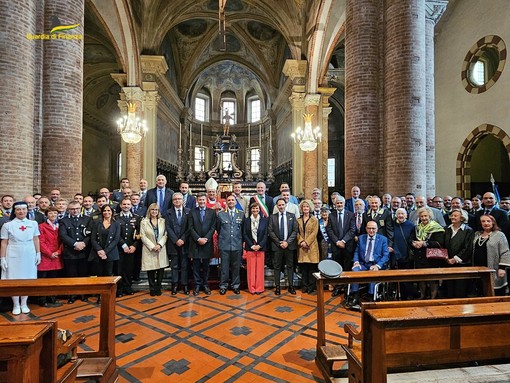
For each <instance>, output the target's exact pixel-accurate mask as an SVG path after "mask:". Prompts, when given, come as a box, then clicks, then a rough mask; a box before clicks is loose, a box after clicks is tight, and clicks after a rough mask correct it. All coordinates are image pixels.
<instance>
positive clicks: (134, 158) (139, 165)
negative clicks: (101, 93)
mask: <svg viewBox="0 0 510 383" xmlns="http://www.w3.org/2000/svg"><path fill="white" fill-rule="evenodd" d="M143 100H144V93H143V91H142V90H141V89H140V88H139V87H123V88H122V92H121V93H120V100H119V101H118V105H119V109H120V111H121V113H122V115H124V114H126V113H127V108H128V105H127V104H128V103H134V104H135V105H136V115H137V116H138V117H140V118H141V119H144V116H143V114H142V109H143ZM121 139H122V138H121ZM144 140H145V138H142V140H141V141H140V142H138V143H136V144H128V143H125V142H122V150H123V152H124V151H125V156H123V158H124V157H125V162H124V163H125V166H123V170H124V169H125V174H126V177H127V178H128V179H129V181H130V182H131V185H138V181H140V180H141V179H142V178H143V177H142V169H143V159H144V158H143V142H144Z"/></svg>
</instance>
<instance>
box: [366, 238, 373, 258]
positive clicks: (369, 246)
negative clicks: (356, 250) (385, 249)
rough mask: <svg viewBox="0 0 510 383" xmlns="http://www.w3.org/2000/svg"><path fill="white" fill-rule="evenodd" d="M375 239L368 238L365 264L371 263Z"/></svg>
mask: <svg viewBox="0 0 510 383" xmlns="http://www.w3.org/2000/svg"><path fill="white" fill-rule="evenodd" d="M373 240H374V239H373V238H372V237H368V246H367V252H366V254H365V262H370V254H371V253H372V246H373Z"/></svg>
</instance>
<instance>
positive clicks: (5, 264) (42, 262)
mask: <svg viewBox="0 0 510 383" xmlns="http://www.w3.org/2000/svg"><path fill="white" fill-rule="evenodd" d="M142 181H144V180H142ZM142 181H140V187H141V189H140V193H139V194H137V193H132V191H131V189H130V188H129V181H127V180H126V179H123V183H122V187H121V189H119V190H117V191H114V193H113V196H115V199H117V200H118V203H114V202H113V198H112V199H110V193H109V191H108V190H107V189H106V191H104V192H103V189H101V193H100V196H99V197H98V199H97V201H96V202H97V204H96V205H92V203H93V199H92V198H91V197H89V196H87V197H84V198H83V196H81V197H82V198H81V200H80V199H79V198H75V200H73V201H71V202H69V203H68V204H67V202H66V204H65V205H66V210H65V212H64V213H62V207H61V206H60V205H59V202H61V201H62V200H61V199H59V193H53V192H52V193H51V196H50V198H46V197H41V198H40V200H41V201H44V200H45V199H46V200H48V204H47V205H46V206H44V203H42V202H41V203H40V204H39V209H36V199H35V198H33V197H32V196H29V197H26V198H25V199H24V200H23V201H20V202H17V203H15V204H13V199H12V197H11V196H3V197H2V199H1V204H2V207H1V215H2V216H1V217H0V225H2V229H1V239H2V245H1V248H0V261H1V267H2V278H3V279H18V278H36V277H39V278H53V277H58V276H66V277H85V276H91V275H93V276H111V275H120V276H122V280H121V284H120V286H119V287H118V294H119V295H123V294H133V289H132V283H133V279H134V278H135V275H136V273H137V271H136V269H137V260H138V261H139V263H140V265H139V266H138V268H139V269H141V270H143V271H146V272H147V278H148V282H149V293H150V295H151V296H158V295H161V294H162V280H163V276H164V272H165V269H166V268H167V267H169V266H170V267H171V281H172V284H171V287H170V291H171V294H172V295H175V294H177V293H178V291H179V289H181V291H182V292H183V293H184V294H186V295H189V294H190V293H193V295H195V296H197V295H199V294H200V292H201V291H203V292H204V293H205V294H206V295H210V294H211V289H210V287H209V272H210V265H211V264H212V263H213V262H214V261H216V264H219V265H220V284H219V294H221V295H224V294H226V292H227V291H228V289H229V287H230V289H231V290H232V291H233V292H234V294H240V292H241V290H240V288H241V278H240V269H241V264H242V259H243V258H244V259H246V267H247V284H248V291H249V292H250V293H252V294H260V293H262V292H263V291H264V285H265V282H264V274H265V271H264V268H265V266H267V265H270V266H271V267H273V268H274V286H275V290H274V293H275V295H280V294H281V283H280V282H281V280H282V279H281V275H280V272H281V271H282V272H283V271H284V272H285V275H286V278H287V286H288V292H289V293H290V294H296V289H295V286H294V279H295V273H296V271H297V270H299V273H300V276H301V285H302V292H303V293H313V292H314V291H315V285H316V284H315V278H314V277H313V273H314V272H315V271H317V270H318V263H319V262H320V261H321V260H323V259H325V258H333V259H334V260H336V261H337V262H338V263H340V264H341V266H342V267H343V269H344V270H351V269H352V270H355V271H356V270H374V271H376V270H381V269H384V268H387V267H398V268H403V269H405V268H427V267H462V266H465V265H479V266H488V267H491V268H493V269H494V270H496V272H497V278H496V283H495V286H496V291H497V293H500V294H502V293H504V292H505V287H506V285H507V282H506V268H507V267H510V251H509V249H508V241H507V237H506V236H505V233H506V232H505V230H510V225H509V224H508V214H507V213H506V212H505V211H503V210H501V209H499V208H498V207H497V206H495V201H494V195H493V194H492V193H486V194H484V196H483V207H481V209H480V210H478V211H476V212H475V214H474V215H473V214H472V213H470V212H467V211H466V210H464V209H463V207H464V206H463V200H462V199H461V198H459V197H454V198H451V197H449V199H450V201H449V202H450V203H451V206H452V208H451V210H450V211H447V212H445V211H441V210H439V209H438V208H435V207H430V206H427V205H426V201H427V199H426V198H425V197H421V196H417V197H415V196H414V194H412V193H408V194H407V195H406V196H405V197H393V198H392V197H391V196H389V195H388V194H385V195H384V196H383V200H381V199H380V198H379V197H377V196H369V197H367V198H366V199H365V200H364V199H362V198H360V190H359V188H358V187H354V188H353V189H352V197H351V198H349V199H345V198H344V197H343V196H341V195H340V194H339V193H333V194H332V196H331V201H332V203H331V208H330V207H329V206H327V205H326V204H324V203H323V201H322V195H321V190H320V189H317V188H316V189H314V190H313V192H312V199H310V200H308V199H303V200H301V201H298V199H297V198H296V197H294V196H292V195H291V193H290V190H289V186H288V184H286V183H283V184H282V185H281V186H280V193H281V194H280V195H279V196H277V197H270V196H268V195H267V194H266V185H265V184H264V183H262V182H259V183H258V184H257V193H256V194H255V195H253V196H245V195H243V194H242V193H241V191H242V190H241V183H239V182H236V183H234V184H233V187H232V192H230V193H229V194H228V195H227V196H226V198H225V199H222V198H220V197H219V194H218V184H217V183H216V181H214V179H210V180H208V181H207V183H206V185H205V188H206V193H199V194H198V195H197V196H196V197H195V196H193V195H192V194H191V193H190V192H189V185H188V184H187V183H186V182H182V183H181V184H180V187H179V192H175V193H174V192H173V190H171V189H169V188H168V187H167V186H166V178H165V177H164V176H163V175H159V176H158V177H157V178H156V187H154V188H153V189H149V190H147V188H146V186H147V182H146V181H144V182H142ZM142 184H143V186H145V188H144V189H143V190H142ZM57 191H58V190H57ZM54 194H55V195H54ZM77 196H79V195H78V194H77ZM445 198H446V197H445ZM88 199H90V200H91V201H92V203H91V201H89V200H88ZM434 199H435V197H434ZM434 199H431V200H432V201H433V200H434ZM85 200H87V201H85ZM44 202H46V201H44ZM43 206H44V208H42V207H43ZM482 209H483V210H482ZM37 223H39V225H38V224H37ZM500 229H502V230H503V231H501V230H500ZM430 248H445V249H447V251H448V258H447V259H442V260H437V259H430V258H428V257H427V249H430ZM190 279H192V281H193V285H192V287H190V285H189V280H190ZM438 286H439V284H438V283H437V282H432V283H430V284H429V286H427V285H425V284H424V283H421V284H419V286H418V287H419V288H418V290H417V291H415V290H414V286H412V285H409V284H405V283H404V284H402V286H401V295H402V298H403V299H407V298H411V297H414V296H415V294H419V295H418V296H417V297H419V298H425V297H426V296H430V297H431V298H435V297H437V296H438ZM446 287H447V290H446V294H447V296H449V297H464V296H466V295H467V294H468V293H470V292H473V286H472V285H471V283H470V281H451V282H448V284H446ZM475 289H476V286H475ZM342 291H343V288H342V286H336V287H335V288H334V290H333V292H332V295H333V296H336V295H339V294H340V293H341V292H342ZM369 292H373V285H371V286H370V287H369ZM79 298H81V299H82V300H88V298H89V297H87V296H81V297H79ZM42 299H43V301H42V302H40V303H41V304H43V305H47V304H55V303H56V302H55V298H54V297H44V298H42ZM76 299H78V297H75V296H70V297H69V298H68V303H73V302H74V301H75V300H76ZM98 301H99V299H98ZM358 302H359V295H358V286H356V285H353V286H351V295H350V296H348V297H346V305H347V306H353V305H356V304H357V303H358ZM27 312H29V308H28V306H27V297H26V296H25V297H13V313H14V314H20V313H27Z"/></svg>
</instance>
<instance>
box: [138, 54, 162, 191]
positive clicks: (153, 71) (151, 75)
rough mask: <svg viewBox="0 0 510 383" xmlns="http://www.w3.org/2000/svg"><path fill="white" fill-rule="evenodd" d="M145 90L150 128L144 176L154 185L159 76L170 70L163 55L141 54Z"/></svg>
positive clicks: (144, 148)
mask: <svg viewBox="0 0 510 383" xmlns="http://www.w3.org/2000/svg"><path fill="white" fill-rule="evenodd" d="M141 62H142V72H143V83H142V89H143V91H144V118H145V120H146V121H147V128H148V129H149V130H148V132H147V135H146V136H145V140H144V145H143V177H144V178H145V179H146V180H147V181H148V182H149V185H151V186H154V185H155V180H156V176H157V174H156V173H157V166H156V160H157V136H158V125H157V114H158V102H159V100H160V99H161V96H160V95H159V91H158V89H159V85H158V82H157V81H156V80H157V77H158V76H159V75H161V74H164V73H165V72H166V71H167V70H168V65H167V63H166V61H165V58H164V57H163V56H141Z"/></svg>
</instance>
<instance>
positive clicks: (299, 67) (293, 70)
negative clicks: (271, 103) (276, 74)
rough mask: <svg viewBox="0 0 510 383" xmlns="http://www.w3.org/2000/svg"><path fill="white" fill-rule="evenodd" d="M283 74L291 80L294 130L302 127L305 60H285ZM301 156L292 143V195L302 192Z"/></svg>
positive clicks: (301, 153) (290, 99) (296, 145)
mask: <svg viewBox="0 0 510 383" xmlns="http://www.w3.org/2000/svg"><path fill="white" fill-rule="evenodd" d="M283 74H285V75H286V76H288V77H289V78H290V79H291V80H292V95H291V96H290V97H289V101H290V104H291V106H292V131H294V130H295V129H296V128H297V127H298V126H302V127H304V121H303V114H304V113H305V95H306V94H305V74H306V61H305V60H287V61H285V65H284V67H283ZM303 157H304V156H303V151H302V150H301V149H300V148H299V145H298V144H294V145H293V146H292V170H293V172H292V173H293V176H292V194H294V195H299V194H300V193H304V186H303V176H304V170H303ZM278 186H279V185H278Z"/></svg>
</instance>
